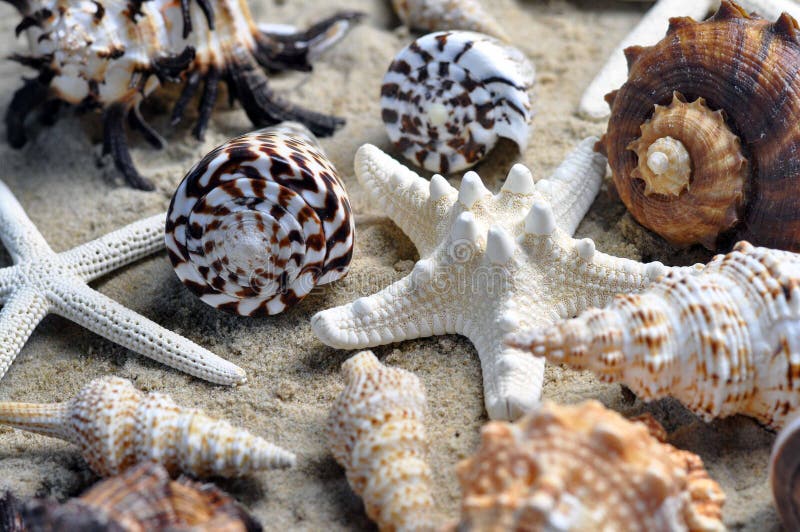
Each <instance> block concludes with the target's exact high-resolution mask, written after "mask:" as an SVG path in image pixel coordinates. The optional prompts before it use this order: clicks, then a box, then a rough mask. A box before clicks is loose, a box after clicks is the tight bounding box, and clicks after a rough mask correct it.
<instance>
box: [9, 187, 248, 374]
mask: <svg viewBox="0 0 800 532" xmlns="http://www.w3.org/2000/svg"><path fill="white" fill-rule="evenodd" d="M165 220H166V215H165V214H159V215H156V216H151V217H150V218H146V219H144V220H141V221H139V222H136V223H133V224H131V225H128V226H126V227H123V228H122V229H119V230H117V231H114V232H113V233H109V234H107V235H105V236H103V237H101V238H98V239H97V240H92V241H91V242H88V243H86V244H83V245H81V246H78V247H76V248H73V249H71V250H69V251H65V252H63V253H55V252H54V251H53V250H52V249H50V246H48V245H47V242H45V240H44V237H43V236H42V235H41V233H39V231H38V230H37V229H36V226H34V225H33V222H31V220H30V218H28V215H27V214H25V211H24V210H23V209H22V206H21V205H20V204H19V202H18V201H17V199H16V198H15V197H14V195H13V194H12V193H11V191H10V190H9V189H8V187H7V186H6V185H5V184H4V183H3V182H2V181H0V239H2V241H3V244H5V247H6V249H8V251H9V253H10V254H11V258H12V260H13V261H14V265H13V266H9V267H6V268H2V269H0V304H2V305H3V309H2V310H1V311H0V378H2V377H3V375H5V373H6V371H7V370H8V367H9V366H10V365H11V363H12V362H13V361H14V359H15V358H16V356H17V355H18V354H19V352H20V350H21V349H22V346H23V345H24V344H25V342H26V341H27V339H28V337H29V336H30V335H31V333H32V332H33V329H34V328H35V327H36V325H37V324H38V323H39V322H40V321H41V320H42V319H43V318H44V317H45V315H47V314H48V313H50V312H52V313H55V314H58V315H60V316H63V317H65V318H67V319H69V320H72V321H74V322H75V323H78V324H80V325H82V326H84V327H86V328H87V329H89V330H90V331H92V332H95V333H97V334H99V335H100V336H103V337H105V338H108V339H109V340H111V341H112V342H115V343H117V344H119V345H121V346H124V347H127V348H128V349H130V350H131V351H136V352H137V353H141V354H143V355H145V356H147V357H150V358H152V359H154V360H157V361H159V362H162V363H164V364H167V365H168V366H172V367H174V368H177V369H179V370H181V371H185V372H186V373H189V374H190V375H194V376H196V377H200V378H202V379H205V380H208V381H211V382H216V383H220V384H240V383H243V382H244V381H245V374H244V371H243V370H242V369H241V368H239V367H238V366H236V365H234V364H231V363H230V362H227V361H226V360H223V359H221V358H220V357H218V356H217V355H215V354H213V353H211V352H210V351H208V350H206V349H203V348H202V347H200V346H199V345H197V344H195V343H194V342H190V341H189V340H187V339H186V338H184V337H182V336H180V335H178V334H175V333H173V332H171V331H168V330H167V329H165V328H163V327H161V326H160V325H157V324H155V323H153V322H152V321H150V320H148V319H147V318H145V317H143V316H141V315H139V314H137V313H135V312H133V311H132V310H130V309H127V308H125V307H123V306H122V305H120V304H119V303H117V302H115V301H112V300H111V299H109V298H107V297H106V296H104V295H103V294H101V293H99V292H96V291H95V290H92V289H91V288H89V286H87V285H86V283H87V282H89V281H91V280H93V279H97V278H98V277H101V276H103V275H105V274H107V273H109V272H111V271H113V270H116V269H117V268H120V267H121V266H124V265H126V264H129V263H131V262H133V261H135V260H138V259H140V258H142V257H144V256H146V255H149V254H151V253H154V252H155V251H158V250H159V249H162V248H163V247H164V221H165Z"/></svg>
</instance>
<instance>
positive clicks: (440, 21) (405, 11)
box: [392, 0, 507, 39]
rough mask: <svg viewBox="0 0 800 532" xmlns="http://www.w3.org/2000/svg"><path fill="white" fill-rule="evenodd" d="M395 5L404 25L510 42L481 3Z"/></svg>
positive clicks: (446, 0) (406, 1)
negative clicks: (467, 31) (485, 35)
mask: <svg viewBox="0 0 800 532" xmlns="http://www.w3.org/2000/svg"><path fill="white" fill-rule="evenodd" d="M392 5H393V6H394V10H395V11H396V12H397V16H398V17H400V20H402V21H403V24H405V25H406V26H408V27H410V28H412V29H416V30H424V31H439V30H471V31H478V32H480V33H486V34H488V35H493V36H495V37H498V38H500V39H507V37H506V33H505V31H503V28H502V27H501V26H500V24H498V23H497V21H496V20H495V18H494V17H493V16H492V15H490V14H489V13H488V12H487V11H486V9H485V8H484V7H483V5H482V4H481V3H480V2H479V1H478V0H392Z"/></svg>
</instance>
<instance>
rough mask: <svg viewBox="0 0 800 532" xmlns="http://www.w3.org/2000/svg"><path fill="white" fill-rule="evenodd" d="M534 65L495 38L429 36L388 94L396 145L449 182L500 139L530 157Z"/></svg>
mask: <svg viewBox="0 0 800 532" xmlns="http://www.w3.org/2000/svg"><path fill="white" fill-rule="evenodd" d="M534 80H535V70H534V67H533V64H532V63H531V62H530V61H529V60H528V59H527V58H526V57H525V55H524V54H523V53H522V52H521V51H519V50H517V49H516V48H513V47H511V46H509V45H507V44H504V43H502V42H500V41H498V40H497V39H494V38H493V37H489V36H488V35H484V34H481V33H474V32H468V31H450V32H438V33H430V34H428V35H425V36H423V37H420V38H419V39H417V40H416V41H414V42H412V43H411V44H410V45H408V46H406V47H405V48H404V49H403V50H402V51H401V52H400V53H399V54H398V55H397V56H396V57H395V58H394V60H393V61H392V64H391V65H390V66H389V70H388V72H386V75H385V76H384V78H383V86H382V87H381V116H382V118H383V122H384V124H385V125H386V131H387V133H388V135H389V139H390V140H391V141H392V142H393V143H394V144H395V146H396V147H397V149H398V150H400V151H401V152H402V154H403V156H404V157H405V158H406V159H408V160H410V161H412V162H413V163H414V164H416V165H417V166H419V167H421V168H424V169H426V170H429V171H431V172H438V173H440V174H447V173H451V172H458V171H461V170H464V169H465V168H469V167H471V166H473V165H475V164H476V163H477V162H478V161H480V160H481V159H483V157H485V156H486V154H487V153H489V151H490V150H491V149H492V148H493V147H494V145H495V144H496V143H497V141H498V139H499V138H500V137H504V138H508V139H510V140H512V141H514V142H515V143H516V144H517V145H518V146H519V148H520V150H524V149H525V146H527V143H528V137H529V135H530V122H531V120H532V118H533V113H532V111H531V97H530V90H531V88H532V87H533V84H534Z"/></svg>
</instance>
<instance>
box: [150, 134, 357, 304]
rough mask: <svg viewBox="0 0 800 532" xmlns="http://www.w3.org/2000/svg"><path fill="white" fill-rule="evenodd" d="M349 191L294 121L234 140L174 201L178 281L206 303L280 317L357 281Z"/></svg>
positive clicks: (170, 244)
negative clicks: (312, 295)
mask: <svg viewBox="0 0 800 532" xmlns="http://www.w3.org/2000/svg"><path fill="white" fill-rule="evenodd" d="M354 229H355V228H354V223H353V217H352V212H351V209H350V201H349V200H348V197H347V192H346V191H345V188H344V186H343V184H342V182H341V181H340V180H339V177H338V174H337V172H336V169H335V168H334V167H333V164H332V163H331V162H330V161H329V160H328V159H327V157H326V156H325V155H324V154H323V153H322V151H321V148H319V146H317V144H316V141H315V140H314V139H313V136H312V135H311V133H310V132H308V130H306V129H305V128H304V127H303V126H301V125H299V124H292V123H286V124H283V125H281V126H277V127H274V128H267V129H263V130H260V131H256V132H253V133H248V134H247V135H242V136H241V137H237V138H235V139H232V140H230V141H228V142H226V143H225V144H223V145H222V146H219V147H217V148H216V149H214V150H213V151H211V152H210V153H209V154H208V155H206V156H205V157H204V158H203V159H202V160H201V161H200V162H199V163H197V164H196V165H195V166H194V167H193V168H192V169H191V170H190V171H189V173H188V174H186V177H184V179H183V182H181V184H180V185H179V186H178V190H177V191H176V192H175V195H174V196H173V198H172V203H171V204H170V207H169V211H168V213H167V224H166V237H165V238H166V244H167V251H168V253H169V258H170V260H171V261H172V265H173V267H174V268H175V273H177V274H178V277H179V278H180V279H181V281H182V282H183V283H184V284H185V285H186V286H187V287H188V288H189V289H190V290H191V291H192V292H194V293H195V294H196V295H197V296H199V297H200V299H202V300H203V301H204V302H205V303H207V304H209V305H211V306H213V307H217V308H220V309H223V310H226V311H229V312H233V313H236V314H240V315H243V316H259V315H268V314H278V313H280V312H283V311H284V310H285V309H286V308H287V307H289V306H291V305H293V304H295V303H297V302H298V301H300V300H301V299H303V298H304V297H305V296H306V295H308V293H309V292H311V290H312V289H313V288H314V287H315V286H316V285H320V284H326V283H330V282H332V281H335V280H337V279H340V278H341V277H344V276H345V275H346V274H347V271H348V268H349V264H350V259H351V257H352V255H353V233H354Z"/></svg>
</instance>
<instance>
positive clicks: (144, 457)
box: [0, 377, 295, 477]
mask: <svg viewBox="0 0 800 532" xmlns="http://www.w3.org/2000/svg"><path fill="white" fill-rule="evenodd" d="M0 423H2V424H5V425H10V426H12V427H16V428H19V429H22V430H27V431H30V432H35V433H37V434H43V435H45V436H52V437H55V438H60V439H62V440H66V441H68V442H70V443H73V444H75V445H77V446H78V447H80V449H81V454H82V455H83V458H84V459H85V460H86V462H87V463H88V464H89V467H90V468H91V469H92V471H94V472H95V473H97V474H98V475H100V476H110V475H116V474H118V473H120V472H121V471H124V470H126V469H128V468H130V467H132V466H133V465H135V464H137V463H140V462H146V461H152V462H158V463H161V464H162V465H164V467H166V468H167V470H168V471H169V472H170V473H177V472H183V473H188V474H191V475H194V476H209V475H219V476H225V477H238V476H244V475H247V474H249V473H251V472H254V471H260V470H264V469H271V468H285V467H291V466H293V465H294V462H295V456H294V455H293V454H292V453H290V452H288V451H285V450H283V449H281V448H279V447H277V446H275V445H273V444H271V443H269V442H267V441H265V440H263V439H262V438H259V437H258V436H255V435H253V434H251V433H249V432H247V431H245V430H243V429H238V428H235V427H233V426H231V425H230V424H229V423H228V422H226V421H220V420H216V419H213V418H211V417H209V416H207V415H206V414H205V413H203V412H202V411H201V410H197V409H194V408H185V407H182V406H178V405H177V404H175V402H174V401H173V400H172V399H171V398H170V397H169V396H167V395H164V394H161V393H147V394H145V393H142V392H140V391H138V390H137V389H136V388H134V387H133V384H132V383H131V382H130V381H129V380H126V379H121V378H118V377H101V378H99V379H95V380H93V381H92V382H90V383H89V384H88V385H86V387H85V388H83V389H82V390H81V391H80V392H78V394H77V395H76V396H75V397H74V398H72V399H71V400H69V401H65V402H63V403H52V404H31V403H11V402H3V403H0Z"/></svg>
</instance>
